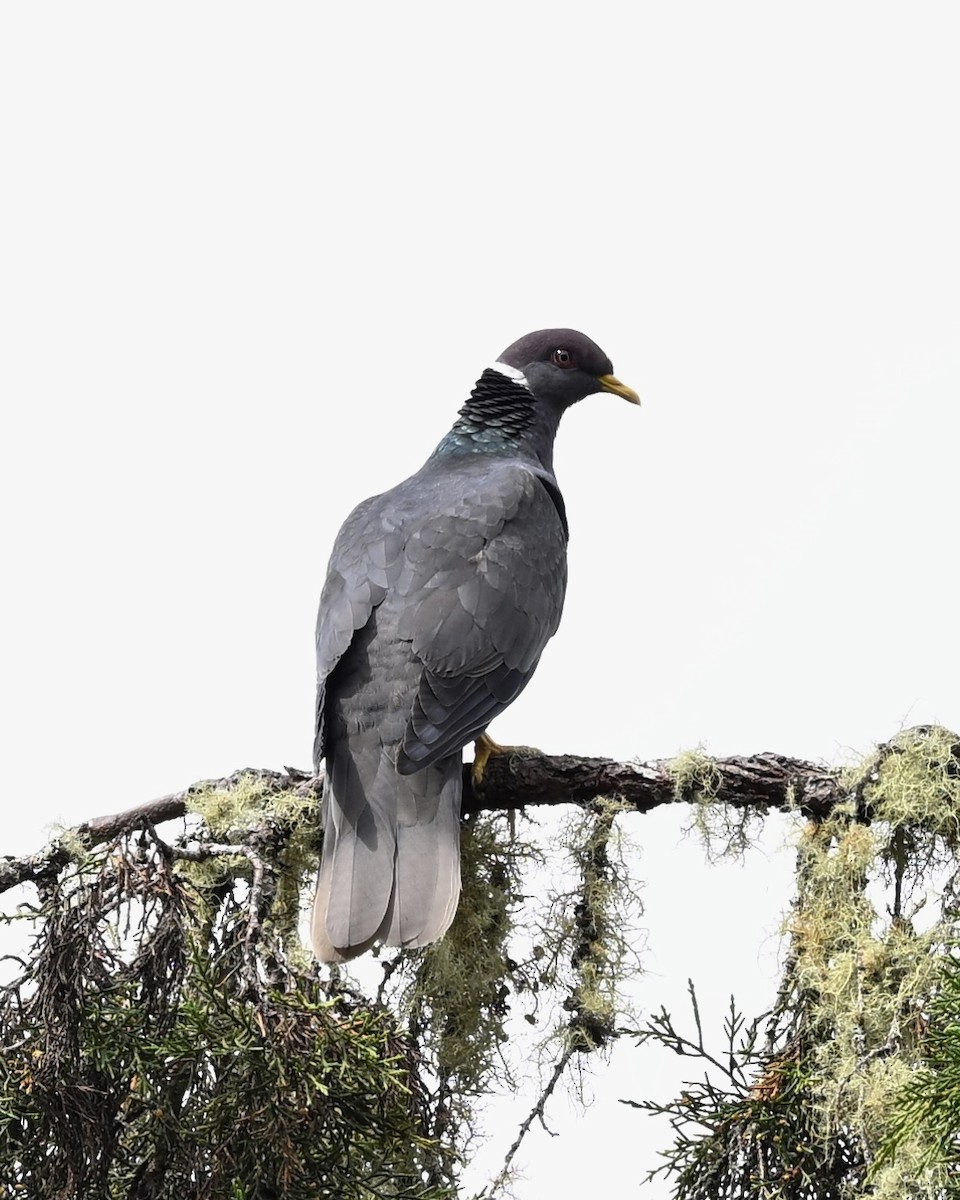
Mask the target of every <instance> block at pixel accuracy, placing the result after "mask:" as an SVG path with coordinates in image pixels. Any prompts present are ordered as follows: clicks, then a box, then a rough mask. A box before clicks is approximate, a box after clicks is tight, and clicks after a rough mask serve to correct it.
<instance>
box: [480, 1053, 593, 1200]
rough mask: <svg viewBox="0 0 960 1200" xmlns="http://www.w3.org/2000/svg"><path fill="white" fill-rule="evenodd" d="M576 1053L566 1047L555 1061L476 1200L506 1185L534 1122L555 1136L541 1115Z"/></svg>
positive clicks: (485, 1199) (489, 1196)
mask: <svg viewBox="0 0 960 1200" xmlns="http://www.w3.org/2000/svg"><path fill="white" fill-rule="evenodd" d="M576 1052H577V1049H576V1047H575V1046H568V1047H567V1049H566V1050H564V1052H563V1054H562V1055H561V1056H560V1058H559V1059H558V1060H557V1062H556V1064H555V1065H554V1068H553V1072H552V1073H551V1075H550V1078H549V1080H548V1081H547V1085H546V1087H545V1088H544V1089H543V1091H542V1092H541V1093H540V1099H539V1100H538V1101H537V1103H536V1104H535V1105H534V1106H533V1108H532V1109H531V1110H530V1112H529V1113H528V1114H527V1117H526V1120H525V1121H524V1122H523V1124H522V1125H521V1126H520V1129H519V1132H518V1133H517V1136H516V1138H515V1139H514V1143H513V1145H512V1146H511V1147H510V1149H509V1150H508V1151H507V1154H506V1157H505V1158H504V1160H503V1166H502V1167H501V1168H500V1172H499V1174H498V1175H497V1177H496V1179H495V1180H494V1181H493V1183H491V1184H490V1186H489V1187H488V1188H487V1189H486V1190H485V1191H484V1192H481V1194H480V1196H478V1197H477V1200H492V1198H493V1197H494V1196H495V1195H496V1194H497V1192H498V1191H499V1190H500V1189H501V1188H502V1187H503V1185H504V1184H505V1183H506V1181H507V1177H508V1175H509V1174H510V1166H511V1164H512V1162H513V1160H514V1158H515V1157H516V1154H517V1151H518V1150H519V1149H520V1147H521V1145H523V1139H524V1138H525V1137H526V1136H527V1134H528V1133H529V1132H530V1127H531V1126H532V1125H533V1123H534V1121H537V1120H539V1122H540V1124H541V1125H542V1126H543V1128H544V1129H545V1130H546V1132H547V1133H549V1134H550V1136H551V1137H556V1136H557V1135H556V1134H555V1133H554V1132H553V1131H552V1130H551V1129H548V1128H547V1124H546V1121H545V1120H544V1115H543V1114H544V1109H545V1108H546V1106H547V1101H548V1100H549V1099H550V1097H551V1096H552V1095H553V1092H554V1089H555V1088H556V1086H557V1084H558V1083H559V1082H560V1078H561V1076H562V1075H563V1073H564V1071H565V1070H566V1069H567V1063H568V1062H569V1061H570V1059H571V1058H573V1056H574V1054H576Z"/></svg>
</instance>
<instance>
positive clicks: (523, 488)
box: [314, 460, 567, 773]
mask: <svg viewBox="0 0 960 1200" xmlns="http://www.w3.org/2000/svg"><path fill="white" fill-rule="evenodd" d="M428 467H429V464H428ZM566 540H567V538H566V525H565V520H564V517H563V511H562V501H560V500H559V493H558V492H557V490H556V483H555V482H554V481H553V480H552V477H550V478H548V479H547V480H546V481H544V480H543V479H542V478H540V477H538V475H537V474H535V473H534V471H533V470H532V469H529V468H527V467H525V466H522V465H520V464H517V463H495V464H491V463H490V462H489V461H486V462H477V461H476V460H474V461H473V462H468V463H467V464H465V465H463V466H462V468H461V469H460V470H457V471H448V472H446V473H444V474H443V475H440V476H436V475H431V474H430V473H429V472H428V468H427V467H425V468H424V470H422V471H421V472H420V473H419V474H418V475H414V476H412V477H411V478H410V479H409V480H407V481H406V482H405V483H403V484H400V485H399V487H397V488H394V489H393V491H391V492H386V493H384V494H383V495H382V496H374V497H371V499H369V500H366V501H364V502H363V504H360V505H358V507H357V508H355V509H354V511H353V512H352V513H351V514H350V516H349V517H348V518H347V520H346V521H345V523H344V525H343V528H342V529H341V530H340V533H339V535H338V537H337V540H336V543H335V544H334V549H333V553H332V555H331V558H330V567H329V570H328V573H327V579H326V582H325V584H324V588H323V594H322V596H321V600H320V614H319V617H318V621H317V678H318V694H317V725H316V740H315V743H314V757H315V762H316V765H317V766H318V767H319V765H320V762H321V760H322V758H323V755H324V752H325V722H324V706H325V684H326V680H327V678H328V676H329V675H330V673H331V672H332V671H333V669H334V667H335V666H336V665H337V663H338V662H339V661H340V658H341V657H342V655H343V654H344V652H345V651H346V650H347V648H348V647H349V645H350V643H351V641H352V640H353V638H354V635H355V634H356V632H357V631H358V630H360V629H362V628H363V626H364V625H365V624H366V623H367V621H368V620H369V618H370V614H371V613H372V611H373V609H374V608H375V607H377V606H378V605H380V604H381V603H383V602H384V601H386V604H387V606H388V607H389V608H391V609H392V610H393V611H394V614H395V624H394V623H393V622H391V624H393V625H394V629H395V635H396V637H397V638H398V639H399V640H402V641H407V642H409V643H410V646H411V651H412V654H413V655H414V656H415V657H416V658H417V659H418V660H419V662H420V663H422V665H423V674H422V677H421V682H420V687H419V691H418V694H417V698H416V701H415V703H414V706H413V712H412V714H411V717H410V721H409V724H408V726H407V730H406V735H405V737H404V739H403V745H402V749H401V752H400V756H399V759H398V769H399V770H400V771H401V772H403V773H410V772H412V771H416V770H418V769H420V768H421V767H424V766H426V765H428V764H429V763H433V762H436V761H437V760H438V759H440V758H443V757H444V756H445V755H448V754H451V753H453V752H454V751H456V750H459V749H460V748H461V747H462V746H464V745H466V743H467V742H468V741H470V740H471V738H472V737H474V736H476V734H478V733H479V732H481V731H482V730H483V729H485V728H486V726H487V725H488V724H489V722H490V721H491V720H492V719H493V718H494V717H495V716H496V715H497V714H498V713H499V712H502V711H503V709H504V708H506V707H507V705H508V704H510V703H511V701H513V700H514V699H515V698H516V697H517V696H518V695H519V694H520V692H521V691H522V690H523V688H524V687H525V686H526V684H527V682H528V681H529V679H530V677H531V676H532V674H533V671H534V670H535V668H536V665H537V662H538V661H539V658H540V655H541V653H542V651H543V648H544V646H545V645H546V643H547V641H548V640H549V639H550V638H551V637H552V636H553V634H554V633H555V632H556V630H557V626H558V625H559V623H560V614H561V611H562V608H563V598H564V593H565V590H566V581H567V568H566Z"/></svg>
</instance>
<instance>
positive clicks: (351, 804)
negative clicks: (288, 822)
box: [312, 733, 462, 962]
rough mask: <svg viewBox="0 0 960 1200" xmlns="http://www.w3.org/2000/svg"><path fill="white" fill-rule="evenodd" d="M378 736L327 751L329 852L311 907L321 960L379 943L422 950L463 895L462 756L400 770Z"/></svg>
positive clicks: (351, 955) (444, 926) (325, 846)
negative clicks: (406, 772)
mask: <svg viewBox="0 0 960 1200" xmlns="http://www.w3.org/2000/svg"><path fill="white" fill-rule="evenodd" d="M394 753H395V752H394V750H393V749H392V748H391V747H385V746H382V745H381V744H380V740H379V738H378V737H377V736H376V734H375V733H362V734H359V735H354V736H351V737H350V739H349V741H348V740H347V739H343V740H342V741H340V742H339V744H336V745H335V746H334V747H333V748H332V750H331V752H330V753H329V754H328V757H327V780H326V784H325V786H324V796H323V854H322V857H321V860H320V877H319V879H318V881H317V895H316V900H315V902H314V908H313V930H312V932H313V948H314V951H315V953H316V955H317V957H318V958H319V959H320V961H321V962H342V961H344V960H345V959H348V958H354V957H356V955H358V954H362V953H363V952H364V950H367V949H369V948H370V946H372V945H373V943H374V942H376V941H381V942H384V943H385V944H386V945H388V946H406V947H415V946H425V945H427V944H428V943H429V942H435V941H436V940H437V939H438V938H440V937H442V936H443V935H444V933H445V932H446V931H447V929H448V928H449V926H450V922H451V921H452V920H453V918H454V914H455V913H456V911H457V902H458V900H459V898H460V793H461V787H462V775H461V771H462V763H461V759H460V754H459V753H457V754H455V755H452V756H451V757H449V758H445V759H442V760H441V761H440V762H437V763H435V764H433V765H432V766H430V767H426V768H424V769H423V770H422V771H417V772H416V773H415V774H413V775H399V774H398V773H397V768H396V763H395V761H394Z"/></svg>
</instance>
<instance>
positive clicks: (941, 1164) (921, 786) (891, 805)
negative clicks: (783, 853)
mask: <svg viewBox="0 0 960 1200" xmlns="http://www.w3.org/2000/svg"><path fill="white" fill-rule="evenodd" d="M678 775H679V778H680V780H681V783H680V784H679V785H678V786H679V787H680V789H681V794H682V795H683V796H684V798H690V791H689V789H690V788H693V789H695V790H697V789H698V790H699V792H700V794H701V795H707V794H708V793H709V791H710V787H709V770H708V768H706V767H705V766H704V764H702V763H701V762H692V763H687V764H686V766H684V765H683V764H681V768H680V770H679V772H678ZM704 780H706V783H707V786H704V783H703V781H704ZM846 785H847V787H848V789H849V798H848V801H847V802H846V803H844V804H841V805H838V806H837V807H835V808H834V810H833V811H832V813H831V814H830V816H829V817H828V818H827V819H825V820H823V821H820V822H814V821H811V822H809V823H808V824H807V825H806V826H805V827H804V828H803V831H802V833H801V836H800V842H799V848H798V867H797V897H796V900H795V903H794V906H793V909H792V912H791V914H790V916H789V918H788V920H787V923H786V931H787V933H788V935H789V953H788V956H787V960H786V966H785V973H784V979H783V983H782V985H781V988H780V992H779V995H778V999H777V1001H776V1004H775V1006H774V1009H773V1012H772V1013H771V1014H770V1015H768V1016H767V1017H766V1018H765V1019H764V1024H765V1028H766V1036H765V1037H764V1038H763V1040H762V1042H761V1041H760V1039H759V1038H758V1025H757V1023H754V1024H753V1025H749V1026H748V1025H746V1024H745V1023H743V1022H742V1019H741V1018H739V1017H737V1020H736V1021H734V1022H732V1023H731V1024H730V1025H729V1026H728V1034H729V1042H730V1044H729V1047H728V1053H727V1055H725V1056H724V1057H723V1058H722V1059H721V1058H720V1057H717V1056H713V1055H711V1054H710V1052H709V1050H708V1048H707V1047H706V1046H705V1044H704V1040H703V1035H702V1032H700V1033H699V1035H698V1037H697V1038H694V1039H691V1038H688V1037H686V1036H685V1035H683V1034H682V1033H680V1032H679V1031H678V1030H677V1028H676V1026H675V1025H674V1023H673V1019H672V1017H671V1016H670V1014H667V1013H663V1014H661V1015H660V1016H659V1017H655V1018H653V1019H651V1021H650V1022H648V1026H647V1028H646V1030H645V1031H644V1034H643V1036H644V1038H645V1039H647V1040H649V1039H654V1040H657V1041H660V1042H661V1043H663V1044H665V1045H668V1046H670V1047H671V1048H673V1049H676V1050H677V1051H678V1052H679V1053H682V1054H685V1055H689V1056H691V1057H694V1058H700V1059H702V1060H704V1061H705V1062H707V1063H708V1064H710V1066H711V1070H715V1071H716V1072H720V1078H716V1077H715V1078H714V1080H713V1081H712V1082H710V1081H708V1082H706V1083H705V1084H704V1085H703V1086H702V1087H699V1086H694V1087H692V1088H688V1089H687V1091H685V1093H684V1097H683V1098H681V1099H679V1100H677V1101H675V1102H671V1103H670V1104H667V1105H662V1104H655V1103H652V1102H643V1103H642V1104H641V1107H644V1108H646V1109H647V1110H648V1111H653V1112H659V1113H666V1114H668V1115H669V1116H670V1117H671V1119H672V1120H673V1123H674V1127H675V1128H676V1129H677V1131H678V1139H677V1142H676V1144H675V1145H674V1147H673V1150H672V1151H671V1152H670V1153H669V1154H668V1155H667V1163H666V1165H665V1168H664V1169H665V1170H667V1171H668V1172H669V1173H670V1174H671V1175H672V1176H673V1179H674V1182H675V1185H676V1191H675V1195H676V1196H677V1197H678V1198H680V1200H718V1198H731V1200H732V1198H734V1197H736V1198H737V1200H769V1198H771V1197H774V1196H775V1197H777V1200H789V1198H793V1200H860V1198H863V1200H866V1198H867V1197H870V1198H871V1200H948V1198H953V1197H956V1196H957V1195H960V1184H958V1176H960V1148H958V1142H957V1137H956V1127H954V1129H953V1130H952V1133H950V1134H947V1133H946V1132H945V1126H944V1124H943V1122H941V1125H940V1127H939V1128H938V1130H937V1132H936V1133H934V1132H933V1131H934V1129H935V1128H937V1127H936V1123H935V1122H934V1121H933V1120H930V1119H928V1120H920V1119H918V1117H917V1114H918V1113H919V1112H922V1111H924V1109H923V1104H924V1103H925V1101H924V1099H922V1097H923V1096H924V1093H923V1091H922V1081H923V1080H924V1079H928V1078H931V1077H932V1075H935V1074H936V1072H937V1071H938V1070H939V1072H940V1074H939V1076H937V1078H938V1080H939V1081H941V1083H942V1086H943V1088H944V1089H945V1090H946V1091H947V1092H949V1089H950V1088H951V1087H952V1086H953V1081H954V1079H956V1080H958V1081H960V1071H957V1074H956V1076H952V1075H951V1074H950V1071H949V1070H948V1069H947V1066H946V1065H945V1064H948V1063H949V1061H950V1060H949V1054H948V1053H947V1052H946V1051H945V1050H943V1046H944V1045H946V1044H947V1043H949V1037H950V1034H949V1029H950V1023H949V1021H945V1020H944V1019H943V1013H942V1011H941V1010H942V1009H943V1007H944V1003H943V995H944V987H945V985H944V975H943V969H944V968H943V964H944V962H945V961H949V954H950V948H951V947H952V946H953V945H955V944H956V943H957V940H958V916H960V904H958V900H957V894H956V893H957V890H958V888H957V880H958V879H960V744H958V739H957V737H956V736H955V735H953V734H950V733H949V732H947V731H946V730H942V729H938V728H921V729H916V730H911V731H909V732H907V733H905V734H903V735H901V736H900V737H898V738H896V739H894V740H893V741H891V742H890V743H889V744H887V745H885V746H882V747H880V749H879V750H878V751H877V753H876V754H874V755H872V756H871V757H870V758H869V759H867V760H866V762H864V763H863V764H862V765H861V766H860V767H859V768H857V769H856V770H853V771H850V772H849V773H848V775H847V777H846ZM957 993H958V995H960V988H958V989H957ZM952 1011H954V1012H955V1013H956V1017H957V1028H960V1001H958V1003H957V1006H956V1008H955V1009H954V1010H952ZM938 1013H940V1016H939V1018H936V1014H938ZM695 1014H696V1009H695ZM935 1018H936V1019H935ZM938 1022H939V1023H938ZM933 1028H940V1029H941V1030H944V1029H946V1031H947V1032H946V1033H945V1034H942V1037H941V1043H940V1046H941V1049H940V1051H939V1053H940V1059H939V1060H937V1059H936V1058H935V1056H934V1058H931V1051H930V1038H931V1029H933ZM698 1029H699V1024H698ZM944 1039H945V1040H944ZM954 1045H955V1047H956V1061H958V1062H960V1037H957V1038H956V1040H955V1043H954ZM956 1086H957V1093H958V1094H960V1083H957V1085H956ZM911 1106H912V1107H911ZM953 1111H955V1112H956V1113H958V1114H960V1101H957V1104H956V1107H955V1109H954V1110H953ZM905 1114H906V1115H905ZM911 1114H912V1117H911ZM688 1129H689V1130H691V1132H689V1133H688V1132H686V1131H687V1130H688ZM704 1130H706V1132H705V1133H704V1132H703V1131H704ZM951 1189H953V1190H951Z"/></svg>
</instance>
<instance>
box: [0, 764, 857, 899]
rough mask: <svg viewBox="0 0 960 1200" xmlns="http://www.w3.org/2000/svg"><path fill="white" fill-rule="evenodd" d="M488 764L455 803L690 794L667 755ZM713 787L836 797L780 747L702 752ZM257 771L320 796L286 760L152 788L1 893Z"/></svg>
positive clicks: (482, 806)
mask: <svg viewBox="0 0 960 1200" xmlns="http://www.w3.org/2000/svg"><path fill="white" fill-rule="evenodd" d="M505 751H506V752H505V753H500V754H494V755H493V756H492V757H491V758H490V759H489V760H488V763H487V766H486V769H485V771H484V776H483V779H482V781H481V782H480V783H479V784H477V785H474V783H473V780H472V777H471V774H470V765H469V764H467V765H466V766H465V767H464V797H463V811H464V813H465V814H467V813H473V812H484V811H496V810H511V809H517V808H523V807H524V806H526V805H528V804H580V805H588V804H590V803H591V802H593V801H595V800H597V799H599V798H601V797H604V796H611V797H612V796H616V797H618V798H619V799H621V800H623V801H625V802H626V803H627V804H630V805H632V806H633V807H634V808H635V809H636V811H637V812H641V813H643V812H649V811H650V810H651V809H654V808H659V807H660V806H661V805H664V804H677V803H684V802H688V801H691V800H693V799H695V798H696V796H695V794H694V793H693V792H692V791H690V790H688V791H687V792H682V791H681V792H679V793H678V789H677V786H676V783H675V779H674V774H673V772H672V771H671V764H670V760H667V759H661V760H657V761H654V762H649V763H623V762H616V761H615V760H613V759H609V758H578V757H576V756H575V755H569V754H561V755H546V754H541V753H540V752H539V751H536V750H531V749H529V748H528V747H522V746H521V747H506V748H505ZM709 762H710V767H711V769H712V771H714V772H716V774H715V776H714V783H715V786H712V787H711V799H713V800H714V801H715V802H718V803H724V804H730V805H733V806H734V807H738V808H743V807H754V808H759V809H763V810H765V809H781V810H786V809H788V808H792V809H794V810H795V811H798V812H800V813H801V814H803V815H804V816H806V817H808V818H812V819H815V820H822V819H823V818H824V817H825V816H826V815H827V814H828V813H829V811H830V809H831V808H832V807H833V805H834V804H836V803H837V802H838V801H840V800H841V799H843V798H844V792H843V789H842V788H841V785H840V781H839V772H837V771H834V770H830V769H828V768H824V767H819V766H816V765H815V764H813V763H809V762H804V761H803V760H801V759H796V758H789V757H788V756H786V755H783V754H772V753H764V754H754V755H751V756H746V757H743V756H735V757H732V758H713V759H710V760H709ZM250 774H255V775H256V776H257V777H258V778H259V779H260V781H261V782H262V783H263V784H265V785H266V786H267V788H268V789H269V790H278V791H279V790H285V789H288V788H296V789H297V790H298V791H299V792H301V794H304V795H309V794H311V793H313V794H314V795H315V796H316V797H317V801H318V803H319V799H320V789H321V785H322V777H318V776H313V775H311V774H310V772H307V771H300V770H297V769H296V768H293V767H287V768H285V769H284V770H283V771H271V770H258V771H252V772H251V771H250V770H245V771H238V772H236V773H235V774H234V775H232V776H227V777H225V778H223V779H219V780H212V781H209V780H208V781H205V782H203V783H199V784H194V785H192V786H191V787H188V788H185V789H184V790H183V791H181V792H174V793H172V794H170V795H167V796H160V797H158V798H157V799H155V800H150V801H148V802H147V803H146V804H140V805H137V806H136V807H135V808H130V809H127V810H126V811H124V812H119V813H112V814H109V815H106V816H101V817H93V818H92V819H91V820H89V821H84V822H83V824H82V825H79V826H77V827H76V828H75V829H73V830H71V831H70V833H69V834H68V835H67V836H65V837H64V838H61V839H58V840H57V841H55V842H53V843H52V844H51V845H50V846H48V847H47V848H46V849H45V850H42V851H40V852H39V853H37V854H31V855H27V856H26V857H24V858H11V857H6V858H3V859H0V892H4V891H7V890H8V889H9V888H12V887H16V886H17V884H20V883H27V882H34V883H43V882H44V881H45V880H49V881H52V880H53V879H54V878H55V877H56V876H57V874H58V873H59V872H60V871H61V870H62V869H63V868H64V867H65V866H66V865H67V863H68V862H70V860H71V859H72V858H73V857H74V848H75V847H76V845H77V843H78V842H79V843H80V844H81V845H84V846H88V847H89V846H95V845H98V844H100V843H102V842H106V841H110V840H111V839H112V838H115V837H119V836H120V835H121V834H124V833H129V832H131V831H134V830H137V829H144V828H147V827H150V826H154V825H159V824H162V823H163V822H165V821H172V820H175V819H177V818H182V817H184V816H186V815H187V813H188V811H189V807H190V799H189V798H190V793H191V792H192V791H194V790H199V789H200V788H206V787H210V786H211V784H212V785H213V786H215V787H229V786H230V784H231V783H232V782H233V781H235V780H236V779H237V778H238V777H239V776H240V775H250Z"/></svg>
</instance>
